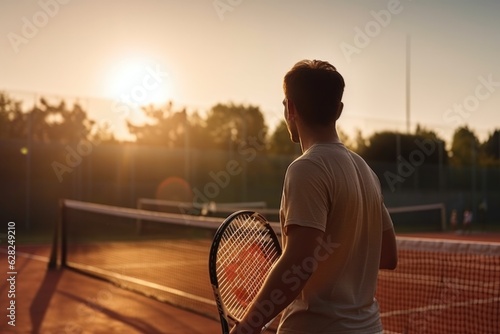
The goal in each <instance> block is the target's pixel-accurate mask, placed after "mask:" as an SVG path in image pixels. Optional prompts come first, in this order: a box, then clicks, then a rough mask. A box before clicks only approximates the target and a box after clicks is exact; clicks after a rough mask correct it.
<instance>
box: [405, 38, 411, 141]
mask: <svg viewBox="0 0 500 334" xmlns="http://www.w3.org/2000/svg"><path fill="white" fill-rule="evenodd" d="M410 79H411V37H410V34H407V35H406V85H405V86H406V133H408V134H409V133H410V126H411V119H410V112H411V108H410V103H411V99H410V94H411V85H410V83H411V80H410Z"/></svg>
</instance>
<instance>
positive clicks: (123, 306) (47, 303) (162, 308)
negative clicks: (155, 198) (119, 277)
mask: <svg viewBox="0 0 500 334" xmlns="http://www.w3.org/2000/svg"><path fill="white" fill-rule="evenodd" d="M412 236H418V237H421V238H440V239H459V240H467V241H471V240H474V241H487V242H498V241H500V235H499V234H487V233H473V234H470V235H461V234H455V233H437V234H429V233H425V234H419V235H412ZM16 251H17V254H16V270H17V276H16V298H15V301H16V322H15V323H16V326H15V327H12V326H9V325H8V324H7V321H6V320H3V321H2V323H1V324H0V332H2V333H219V332H220V326H219V323H218V322H217V321H215V320H213V319H210V318H209V317H205V316H202V315H199V314H196V313H194V312H191V311H187V310H183V309H181V308H176V307H173V306H171V305H169V304H167V303H163V302H160V301H157V300H155V299H152V298H148V297H146V296H144V295H142V294H138V293H135V292H132V291H128V290H126V289H122V288H120V287H117V286H115V285H113V284H112V283H110V282H107V281H105V280H100V279H97V278H93V277H90V276H87V275H82V274H81V273H78V272H75V271H73V270H68V269H62V270H47V263H48V257H49V253H50V247H49V246H48V245H38V246H22V245H19V246H18V247H17V248H16ZM0 257H1V262H2V263H6V254H5V252H2V253H1V255H0ZM2 268H5V267H4V265H2ZM2 271H3V272H5V273H6V272H7V271H6V270H2ZM198 274H199V273H198ZM5 275H6V274H5ZM207 275H208V274H207ZM492 279H495V278H492ZM496 280H498V277H496ZM493 284H496V285H498V281H496V283H495V282H493ZM7 292H8V291H7V285H4V284H3V285H2V288H0V294H1V295H2V296H5V295H6V294H7ZM496 294H497V295H498V291H496ZM449 298H452V297H449ZM453 298H454V297H453ZM470 298H472V296H471V297H470ZM7 302H8V301H7V298H1V302H0V308H1V309H2V310H6V308H7V307H8V304H7ZM497 303H498V301H497ZM382 311H383V312H384V311H391V310H382ZM5 312H6V311H5ZM214 312H215V309H214ZM438 313H439V314H440V316H448V315H445V313H443V312H438ZM4 319H5V318H4ZM427 320H429V319H427ZM450 321H452V320H450ZM388 333H392V332H389V331H388Z"/></svg>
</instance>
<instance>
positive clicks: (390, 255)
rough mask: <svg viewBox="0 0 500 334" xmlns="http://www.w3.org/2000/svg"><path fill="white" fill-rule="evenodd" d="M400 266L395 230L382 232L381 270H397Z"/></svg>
mask: <svg viewBox="0 0 500 334" xmlns="http://www.w3.org/2000/svg"><path fill="white" fill-rule="evenodd" d="M397 265H398V249H397V245H396V235H395V233H394V228H390V229H387V230H384V231H383V232H382V249H381V251H380V265H379V268H380V269H391V270H393V269H396V266H397Z"/></svg>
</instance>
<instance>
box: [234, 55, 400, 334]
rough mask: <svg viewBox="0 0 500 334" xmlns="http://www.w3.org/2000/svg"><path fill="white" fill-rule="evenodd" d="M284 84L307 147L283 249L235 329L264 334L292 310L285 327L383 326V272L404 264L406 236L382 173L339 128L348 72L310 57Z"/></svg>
mask: <svg viewBox="0 0 500 334" xmlns="http://www.w3.org/2000/svg"><path fill="white" fill-rule="evenodd" d="M283 86H284V92H285V100H284V101H283V104H284V107H285V120H286V123H287V125H288V130H289V132H290V136H291V139H292V141H294V142H296V143H300V145H301V149H302V152H303V154H302V155H301V156H300V157H299V158H297V159H296V160H295V161H294V162H292V163H291V164H290V166H289V167H288V169H287V172H286V175H285V180H284V185H283V195H282V199H281V208H280V221H281V225H282V235H283V239H282V243H283V245H282V246H283V254H282V256H281V258H280V259H279V260H278V262H277V263H276V264H275V266H274V267H273V269H272V270H271V272H270V274H269V276H268V277H267V279H266V282H265V283H264V286H263V287H262V289H261V290H260V292H259V294H258V295H257V297H256V299H255V300H254V302H253V303H252V305H251V306H250V308H249V310H248V312H247V313H246V315H245V316H244V318H243V320H242V321H241V322H240V323H239V324H237V325H236V326H235V327H234V328H233V330H232V331H231V333H260V331H261V329H262V326H263V325H265V324H266V323H267V322H269V321H270V320H271V319H273V318H274V317H275V316H276V315H278V314H279V313H280V312H281V311H283V310H284V311H283V314H282V317H281V321H280V325H279V329H278V333H280V334H288V333H295V334H297V333H314V334H316V333H344V334H347V333H363V334H369V333H382V325H381V322H380V316H379V308H378V304H377V301H376V300H375V298H374V296H375V290H376V284H377V275H378V270H379V268H380V269H394V268H395V267H396V264H397V250H396V241H395V235H394V229H393V225H392V221H391V218H390V216H389V214H388V212H387V209H386V207H385V205H384V203H383V197H382V193H381V189H380V183H379V181H378V178H377V177H376V175H375V173H374V172H373V171H372V170H371V169H370V168H369V167H368V165H367V164H366V163H365V162H364V160H363V159H362V158H361V157H359V156H358V155H357V154H355V153H353V152H351V151H349V150H348V149H347V148H346V147H345V146H344V145H343V144H342V143H341V142H340V140H339V137H338V135H337V132H336V129H335V126H336V121H337V119H338V118H339V117H340V114H341V112H342V109H343V103H342V102H341V100H342V95H343V91H344V79H343V78H342V76H341V75H340V74H339V73H338V72H337V71H336V69H335V67H334V66H332V65H330V64H329V63H327V62H323V61H317V60H313V61H309V60H303V61H300V62H298V63H297V64H295V66H294V67H293V68H292V69H291V70H290V71H289V72H288V73H287V74H286V76H285V78H284V84H283Z"/></svg>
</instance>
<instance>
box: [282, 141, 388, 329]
mask: <svg viewBox="0 0 500 334" xmlns="http://www.w3.org/2000/svg"><path fill="white" fill-rule="evenodd" d="M281 217H282V225H283V228H284V229H286V227H287V226H290V225H294V224H296V225H300V226H306V227H312V228H317V229H320V230H322V231H324V232H325V234H324V240H323V244H325V245H330V247H324V248H325V250H326V249H331V250H332V252H331V254H330V256H329V257H327V258H326V257H323V256H319V255H321V254H322V253H321V252H318V254H319V255H318V258H316V259H315V263H316V264H317V269H316V271H315V272H314V274H313V275H312V276H311V277H310V278H309V280H308V282H307V284H306V286H305V287H304V289H303V291H302V293H301V294H300V295H299V297H298V298H297V299H296V300H295V301H294V302H293V303H292V304H291V305H290V306H289V307H288V308H287V309H286V310H285V312H284V315H283V320H282V325H281V327H280V333H301V332H307V333H334V332H335V333H354V332H355V333H359V332H363V333H376V332H380V331H381V330H382V327H381V324H380V319H379V311H378V305H377V303H376V301H374V295H375V289H376V282H377V274H378V269H379V260H380V251H381V243H382V231H383V230H384V229H387V228H390V227H391V226H392V223H391V220H390V217H389V215H388V213H387V211H386V209H385V207H384V205H383V198H382V194H381V191H380V184H379V181H378V178H377V177H376V175H375V174H374V173H373V171H372V170H371V169H370V168H369V167H368V165H367V164H366V163H365V162H364V160H363V159H362V158H361V157H359V156H358V155H356V154H355V153H353V152H350V151H349V150H347V149H346V148H345V147H344V145H342V144H341V143H334V144H332V143H328V144H315V145H313V146H312V147H311V148H309V149H308V150H307V151H306V152H304V154H303V155H302V156H301V157H299V158H298V159H297V160H295V161H294V162H293V163H292V164H291V165H290V166H289V168H288V170H287V175H286V177H285V184H284V190H283V197H282V204H281ZM285 239H286V238H285ZM332 245H335V246H332ZM318 247H319V246H318ZM290 280H291V279H290ZM284 281H285V279H284ZM285 283H286V282H285Z"/></svg>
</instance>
